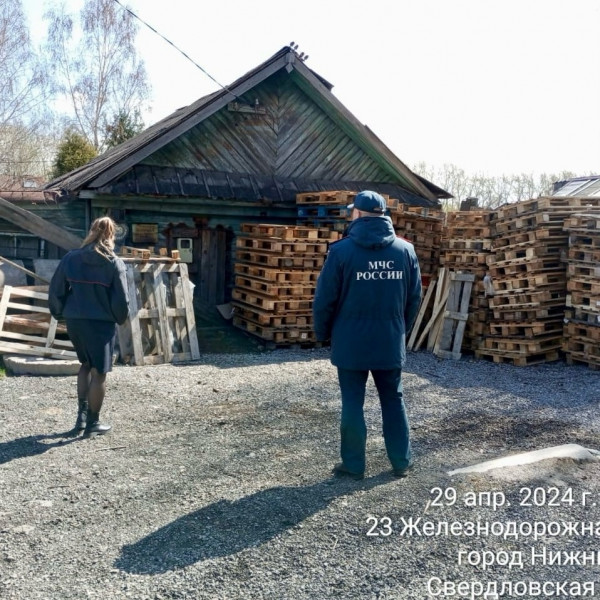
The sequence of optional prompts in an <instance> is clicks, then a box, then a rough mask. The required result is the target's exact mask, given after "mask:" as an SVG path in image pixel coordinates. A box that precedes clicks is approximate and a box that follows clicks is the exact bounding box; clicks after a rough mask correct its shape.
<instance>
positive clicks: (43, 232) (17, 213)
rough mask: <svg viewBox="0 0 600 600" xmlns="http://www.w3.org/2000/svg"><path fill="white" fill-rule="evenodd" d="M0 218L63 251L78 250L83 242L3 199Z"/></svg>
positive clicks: (1, 200)
mask: <svg viewBox="0 0 600 600" xmlns="http://www.w3.org/2000/svg"><path fill="white" fill-rule="evenodd" d="M0 217H2V218H3V219H6V220H7V221H10V222H11V223H13V224H14V225H17V226H18V227H20V228H21V229H24V230H25V231H29V233H33V235H36V236H37V237H40V238H42V239H44V240H46V241H48V242H51V243H52V244H54V245H55V246H58V247H59V248H63V249H64V250H73V249H74V248H79V247H80V246H81V242H82V241H83V240H82V239H81V238H80V237H79V236H76V235H74V234H72V233H71V232H69V231H67V230H66V229H63V228H62V227H59V226H58V225H54V223H50V221H46V220H45V219H42V218H41V217H38V215H36V214H34V213H32V212H31V211H29V210H25V209H24V208H21V207H20V206H16V205H14V204H12V203H11V202H9V201H8V200H5V199H4V198H0Z"/></svg>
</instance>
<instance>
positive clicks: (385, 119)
mask: <svg viewBox="0 0 600 600" xmlns="http://www.w3.org/2000/svg"><path fill="white" fill-rule="evenodd" d="M83 1H84V0H68V1H67V5H68V6H70V7H72V8H73V9H74V10H78V9H79V8H81V6H82V5H83ZM121 1H122V2H123V3H126V4H127V5H128V6H129V7H130V8H131V9H132V10H133V11H134V12H135V13H136V14H138V15H139V16H140V17H141V18H143V19H144V20H145V21H147V22H148V23H150V24H151V25H152V26H153V27H154V28H156V29H157V30H159V31H160V32H161V33H162V34H163V35H164V36H165V37H167V38H168V39H170V40H171V41H172V42H173V43H174V44H176V45H177V46H179V47H180V48H181V49H182V50H183V51H185V52H186V53H187V54H189V55H190V56H191V57H192V58H193V59H194V60H195V61H196V62H197V63H199V64H200V65H201V66H202V67H203V68H204V69H205V70H206V71H208V72H209V73H210V74H211V75H212V76H213V77H214V78H215V79H216V80H217V81H219V82H220V83H221V84H224V85H227V84H229V83H231V82H232V81H233V80H235V79H236V78H237V77H239V76H241V75H243V74H244V73H246V72H247V71H249V70H250V69H252V68H254V67H255V66H257V65H258V64H259V63H261V62H263V61H264V60H266V59H267V58H269V57H270V56H271V55H272V54H274V53H275V52H277V51H278V50H279V49H280V48H281V47H283V46H286V45H288V44H289V42H291V41H295V42H296V43H298V44H299V46H300V47H299V51H302V52H305V53H307V54H308V55H309V59H308V61H307V65H308V66H310V67H311V68H312V69H314V70H315V71H317V72H318V73H319V74H320V75H322V76H323V77H325V78H326V79H327V80H328V81H330V82H331V83H332V84H333V85H334V88H333V92H334V94H335V95H336V96H337V98H338V99H339V100H340V101H341V102H342V103H343V104H344V105H345V106H346V107H347V108H348V109H349V110H350V111H352V113H353V114H354V115H355V116H356V117H357V118H358V119H359V120H361V121H362V122H363V123H365V124H366V125H368V126H369V127H370V128H371V129H372V130H373V131H374V132H375V133H376V134H377V135H378V136H379V137H380V138H381V139H382V140H383V141H384V142H385V143H386V144H387V145H388V146H389V147H390V148H391V150H392V151H393V152H395V153H396V155H397V156H398V157H399V158H400V159H401V160H403V161H404V162H405V163H407V164H409V165H414V164H415V163H417V162H420V161H425V162H426V163H429V164H430V165H433V166H440V165H443V164H445V163H453V164H455V165H457V166H459V167H461V168H463V169H464V170H465V171H467V172H469V173H482V174H487V175H501V174H513V173H541V172H546V173H553V172H558V171H562V170H569V171H573V172H575V173H577V174H586V173H589V172H600V145H599V144H598V140H600V77H599V71H600V36H599V35H598V29H599V26H600V2H598V0H569V1H568V2H567V1H566V0H370V1H369V2H364V1H361V2H358V1H357V0H320V1H316V0H303V1H302V2H295V3H285V2H281V0H254V1H253V2H248V1H247V0H243V1H242V0H228V1H227V2H216V1H215V2H190V1H189V0H169V1H168V2H166V3H165V2H164V1H160V2H159V1H158V0H128V1H127V0H121ZM46 4H47V2H46V1H45V0H23V6H24V8H25V11H26V14H27V15H28V19H29V21H30V25H31V27H32V31H33V33H34V36H35V37H36V38H37V37H39V35H40V32H41V30H42V25H41V19H40V15H41V13H42V12H43V9H44V7H45V6H46ZM165 7H166V8H165ZM138 48H139V52H140V55H141V56H142V58H143V59H144V61H145V63H146V68H147V70H148V73H149V75H150V80H151V84H152V86H153V100H152V105H153V106H152V111H151V112H148V113H146V119H145V120H146V123H147V124H150V123H152V122H154V121H156V120H158V119H160V118H162V117H164V116H166V115H168V114H170V113H171V112H173V111H174V110H176V109H177V108H179V107H181V106H184V105H187V104H189V103H191V102H193V101H194V100H196V99H197V98H199V97H201V96H203V95H205V94H207V93H210V92H212V91H214V90H215V89H216V88H217V86H216V84H215V83H214V82H213V81H212V80H211V79H209V78H208V77H207V76H206V75H205V74H204V73H202V71H200V70H199V69H198V68H196V67H195V66H194V65H192V64H191V63H190V62H189V61H187V60H186V59H185V58H184V57H183V56H182V55H181V54H179V53H178V52H177V51H176V50H175V49H173V48H172V47H171V46H170V45H168V44H167V43H166V42H165V41H164V40H162V39H161V38H159V37H158V36H157V35H156V34H154V33H152V32H151V31H150V30H149V29H148V28H146V27H145V26H143V25H141V26H140V34H139V41H138Z"/></svg>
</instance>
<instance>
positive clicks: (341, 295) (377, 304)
mask: <svg viewBox="0 0 600 600" xmlns="http://www.w3.org/2000/svg"><path fill="white" fill-rule="evenodd" d="M420 302H421V272H420V269H419V262H418V259H417V255H416V254H415V250H414V247H413V245H412V244H411V243H410V242H407V241H406V240H403V239H401V238H399V237H397V236H396V233H395V232H394V228H393V226H392V222H391V220H390V219H389V218H388V217H361V218H359V219H356V220H355V221H352V223H350V225H349V226H348V229H347V236H346V237H344V238H343V239H341V240H339V241H337V242H334V243H333V244H331V246H330V247H329V254H328V256H327V259H326V260H325V264H324V265H323V269H322V271H321V273H320V275H319V279H318V281H317V289H316V291H315V298H314V302H313V319H314V330H315V333H316V336H317V339H318V340H321V341H326V340H328V339H331V362H332V363H333V364H334V365H336V366H337V367H341V368H343V369H351V370H372V369H374V370H376V369H397V368H402V366H403V365H404V362H405V360H406V343H405V342H406V335H407V333H408V332H409V331H410V329H411V327H412V325H413V323H414V320H415V318H416V316H417V312H418V310H419V305H420Z"/></svg>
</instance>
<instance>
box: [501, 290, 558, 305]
mask: <svg viewBox="0 0 600 600" xmlns="http://www.w3.org/2000/svg"><path fill="white" fill-rule="evenodd" d="M565 297H566V292H565V290H564V289H563V290H541V291H539V292H524V293H515V292H513V293H509V294H506V293H496V294H495V295H494V296H492V297H490V299H489V303H490V307H491V308H496V307H510V308H517V307H522V308H537V307H539V306H555V305H557V304H558V305H560V306H564V304H565Z"/></svg>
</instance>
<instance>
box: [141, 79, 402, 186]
mask: <svg viewBox="0 0 600 600" xmlns="http://www.w3.org/2000/svg"><path fill="white" fill-rule="evenodd" d="M140 164H143V165H147V166H152V167H165V166H173V167H179V168H188V169H201V170H205V171H220V172H226V173H234V174H238V175H247V174H253V175H258V176H273V177H276V178H281V179H304V180H323V179H334V180H345V181H377V182H382V183H384V182H394V181H397V178H393V177H392V176H391V175H390V173H389V172H387V171H386V170H385V169H384V168H382V166H381V165H380V164H378V162H376V161H375V160H374V159H373V158H371V157H370V156H369V155H368V154H367V152H365V150H364V149H363V148H362V147H361V146H360V145H359V144H357V143H356V141H355V140H354V139H353V138H352V137H351V136H350V135H349V134H348V132H347V131H344V129H343V128H341V127H340V126H339V125H338V123H336V122H335V121H334V119H333V118H332V117H331V116H330V115H329V114H327V112H326V111H325V110H324V109H323V108H322V107H321V106H319V105H318V104H316V103H315V102H314V100H313V99H312V98H311V97H309V96H308V95H307V94H306V93H305V91H304V90H303V89H301V88H300V87H299V86H298V84H297V80H296V79H295V78H293V77H291V76H290V74H288V73H287V72H286V71H285V70H281V71H279V72H277V73H275V74H274V75H272V76H270V77H269V78H268V79H267V80H265V81H263V82H261V83H260V84H258V85H257V86H256V87H255V88H253V89H251V90H249V91H248V92H247V93H246V94H244V95H242V96H240V97H238V98H237V99H236V101H235V102H230V103H228V104H227V105H226V106H223V107H222V108H220V109H219V110H218V111H217V112H215V113H214V114H212V115H211V116H209V117H208V118H206V119H204V120H203V121H201V122H200V123H198V124H197V125H196V126H194V127H192V128H191V129H190V130H188V131H186V132H185V133H183V134H182V135H180V136H179V137H178V138H176V139H174V140H173V141H171V142H169V143H168V144H166V145H165V146H163V147H162V148H160V149H159V150H158V151H156V152H154V153H153V154H152V155H150V156H148V157H147V158H146V159H144V160H143V161H141V163H140Z"/></svg>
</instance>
